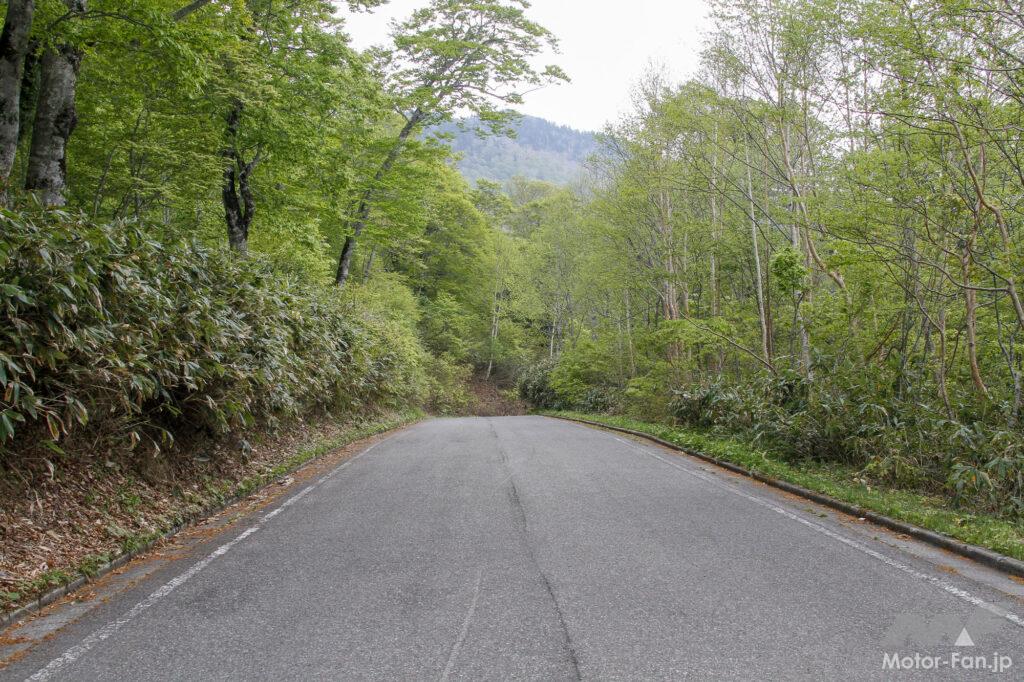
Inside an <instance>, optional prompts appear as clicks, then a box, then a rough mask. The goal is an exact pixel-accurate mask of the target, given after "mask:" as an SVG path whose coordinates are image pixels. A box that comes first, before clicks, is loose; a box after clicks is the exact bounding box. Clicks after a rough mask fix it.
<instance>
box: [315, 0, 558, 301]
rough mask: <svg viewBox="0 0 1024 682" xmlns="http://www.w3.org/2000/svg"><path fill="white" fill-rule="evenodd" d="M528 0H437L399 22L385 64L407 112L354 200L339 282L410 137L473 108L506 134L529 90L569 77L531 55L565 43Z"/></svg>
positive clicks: (398, 104)
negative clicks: (535, 16) (539, 65)
mask: <svg viewBox="0 0 1024 682" xmlns="http://www.w3.org/2000/svg"><path fill="white" fill-rule="evenodd" d="M528 8H529V3H528V2H526V1H525V0H433V1H432V2H431V3H430V5H429V6H428V7H426V8H424V9H421V10H418V11H416V12H414V13H413V15H412V16H411V17H410V18H409V19H408V20H406V21H404V22H402V23H400V24H397V25H396V26H395V27H394V32H393V39H394V46H393V49H391V50H389V51H385V52H381V53H380V55H379V57H380V70H381V71H382V73H383V74H384V80H385V86H386V88H387V89H388V91H389V92H390V94H391V96H392V98H393V101H394V107H395V110H396V111H397V112H398V114H399V115H400V116H401V122H400V124H399V126H397V132H396V134H395V137H394V140H393V142H392V144H391V145H390V148H389V149H388V150H387V153H386V154H385V155H384V157H383V159H382V160H381V162H380V165H379V166H378V167H377V169H376V171H375V172H374V173H373V175H372V177H371V178H370V179H369V182H368V184H367V186H366V188H365V189H364V190H363V191H362V193H361V194H360V195H359V197H358V198H357V199H356V200H355V201H354V204H353V207H352V211H351V214H350V215H349V227H348V234H347V236H346V237H345V243H344V246H343V247H342V249H341V254H340V255H339V257H338V267H337V271H336V273H335V282H336V283H337V284H338V285H339V286H343V285H344V284H345V282H346V281H347V280H348V277H349V272H350V270H351V267H352V256H353V254H354V253H355V249H356V244H357V242H358V240H359V237H360V235H362V233H363V230H364V229H365V228H366V225H367V222H368V221H369V220H370V216H371V214H372V211H373V206H374V202H375V200H376V198H377V193H378V192H379V191H380V187H381V184H382V183H383V182H384V181H385V179H386V177H387V175H388V173H389V172H390V171H391V169H392V168H393V167H394V165H395V163H396V162H397V161H398V159H399V157H400V156H401V155H402V153H403V150H404V148H405V146H406V143H407V142H408V140H409V139H410V137H412V136H413V135H415V134H416V133H418V132H420V131H421V130H423V128H424V126H428V125H434V124H438V123H441V122H443V121H445V120H448V119H449V118H451V116H452V115H453V114H454V113H455V112H457V111H470V112H473V113H475V114H477V115H478V116H480V118H481V119H483V120H484V121H486V122H487V123H488V124H489V128H490V130H491V131H492V132H500V131H502V129H503V126H504V124H506V123H507V122H508V121H509V120H510V119H511V118H512V116H513V114H512V113H511V112H510V111H508V110H507V107H509V106H512V105H515V104H519V103H520V102H522V94H523V92H522V91H523V89H524V88H529V87H537V86H539V85H541V84H543V83H545V82H551V81H557V80H565V79H566V77H565V74H564V73H563V72H562V71H561V70H560V69H558V68H557V67H554V66H548V67H546V68H545V69H543V70H542V71H538V70H536V69H535V68H534V67H533V65H532V64H531V59H532V58H533V57H534V56H536V55H537V54H539V53H540V52H541V51H542V50H543V49H544V48H546V47H550V48H554V47H555V46H556V44H557V41H556V40H555V38H554V36H553V35H552V34H551V32H550V31H548V30H547V29H545V28H543V27H542V26H540V25H539V24H537V23H535V22H533V21H531V20H530V19H528V18H527V16H526V10H527V9H528Z"/></svg>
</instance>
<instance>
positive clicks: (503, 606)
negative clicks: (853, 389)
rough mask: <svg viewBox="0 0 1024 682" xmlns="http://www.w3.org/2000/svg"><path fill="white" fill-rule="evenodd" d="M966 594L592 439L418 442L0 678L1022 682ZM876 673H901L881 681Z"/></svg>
mask: <svg viewBox="0 0 1024 682" xmlns="http://www.w3.org/2000/svg"><path fill="white" fill-rule="evenodd" d="M876 536H877V538H876ZM958 562H959V563H958ZM957 566H960V568H959V569H958V568H957ZM985 570H986V569H977V570H975V568H972V567H970V566H966V564H965V562H963V561H961V560H959V559H956V558H953V557H948V556H945V555H943V554H942V553H938V552H932V551H931V550H927V549H922V548H920V547H915V546H912V545H911V544H909V543H908V542H906V541H905V540H900V539H899V538H895V537H889V536H888V535H887V534H884V533H883V531H881V530H879V529H876V528H871V527H866V526H865V525H864V524H858V523H857V521H856V520H855V519H847V518H845V517H841V516H839V515H836V514H832V513H830V512H826V511H825V510H823V509H821V508H819V507H816V506H814V505H811V504H810V503H808V502H805V501H803V500H798V499H796V498H792V497H788V496H784V495H782V494H780V493H778V492H776V491H773V490H772V489H770V488H766V487H765V486H763V485H760V484H756V483H753V482H751V481H748V480H746V479H742V478H740V477H736V476H733V475H731V474H727V473H724V472H722V471H719V470H715V468H714V467H711V466H710V465H707V464H704V463H701V462H698V461H696V460H692V459H689V458H687V457H684V456H679V455H676V454H672V453H669V452H668V451H666V450H664V449H662V448H659V447H657V446H654V445H650V444H641V443H638V442H635V441H633V440H628V439H626V438H625V437H619V436H617V435H615V434H611V433H608V432H604V431H600V430H595V429H591V428H587V427H583V426H579V425H575V424H570V423H566V422H561V421H557V420H553V419H548V418H543V417H506V418H467V419H437V420H432V421H428V422H424V423H421V424H419V425H417V426H414V427H412V428H410V429H406V430H404V431H402V432H399V433H398V434H396V435H395V436H393V437H391V438H389V439H387V440H385V441H383V442H381V443H380V444H378V445H377V446H375V447H374V448H373V449H371V450H370V451H368V452H366V453H364V454H363V455H362V456H360V457H359V458H358V459H356V460H354V461H352V462H351V463H349V464H348V465H346V466H345V467H344V468H341V469H339V470H335V471H334V472H332V474H330V475H329V476H327V477H324V478H322V479H320V480H319V481H317V482H315V484H314V485H313V487H312V488H311V489H309V488H302V489H300V490H298V491H297V492H296V494H295V495H292V496H291V497H289V498H288V499H287V500H283V501H281V502H279V503H278V504H277V505H276V506H274V507H271V508H269V509H265V510H263V511H261V512H260V513H259V514H258V515H254V516H253V517H252V518H250V519H247V520H244V521H242V522H240V523H238V524H235V525H234V526H233V527H232V528H231V529H230V530H228V531H225V533H224V534H222V535H221V536H220V537H217V538H214V539H211V541H210V544H209V546H207V547H205V548H203V549H202V551H201V552H198V553H197V554H196V555H195V556H194V557H190V558H189V559H188V560H182V561H178V562H176V564H174V565H173V566H170V567H168V568H167V569H165V570H164V571H162V572H159V573H158V574H155V575H152V576H149V577H148V578H146V579H145V580H143V581H141V582H140V583H139V584H138V585H137V586H135V587H134V588H132V589H130V590H126V591H125V592H123V593H122V594H119V595H118V596H117V597H116V598H112V599H110V600H109V601H108V602H107V603H105V604H103V605H102V607H100V608H94V609H92V610H90V611H88V612H87V613H85V614H84V615H82V616H81V617H79V618H78V620H76V621H74V622H72V623H71V624H69V625H67V627H64V628H63V629H61V630H59V631H58V632H56V633H54V635H53V636H51V637H50V638H49V639H48V641H45V642H43V643H42V644H40V645H39V646H36V647H35V648H33V649H32V650H31V651H29V652H28V653H27V654H26V655H25V656H24V657H23V658H21V660H19V661H17V662H15V663H14V664H13V665H11V666H9V667H8V668H6V669H5V670H3V671H0V677H2V678H3V679H26V678H32V676H33V675H35V677H34V678H33V679H74V680H184V679H188V680H283V679H303V680H306V679H318V680H355V679H378V680H381V679H382V680H421V679H422V680H444V679H451V680H455V679H462V680H477V679H538V680H573V679H588V680H589V679H595V680H597V679H609V680H611V679H622V680H625V679H629V680H635V679H679V678H684V677H689V678H694V679H815V680H822V679H874V678H878V679H884V678H893V677H902V676H911V677H915V676H917V677H921V678H922V679H924V678H927V679H933V678H935V677H951V678H969V677H974V676H983V677H987V678H992V677H993V675H992V674H991V672H984V673H979V672H977V671H970V670H965V669H964V668H963V665H964V660H965V658H967V657H971V658H972V659H973V657H978V656H984V657H986V663H987V664H988V665H990V666H991V665H995V664H997V661H1001V662H1002V664H1003V665H1004V666H1005V663H1006V661H1007V658H1006V657H1009V660H1012V661H1013V662H1014V663H1015V664H1016V666H1015V667H1014V668H1011V669H1009V670H1007V671H1005V672H1004V673H1003V675H1004V676H1005V677H1006V679H1021V675H1022V674H1024V620H1021V619H1020V616H1021V615H1022V614H1024V603H1022V601H1021V600H1020V599H1019V597H1016V596H1014V595H1013V590H1014V589H1016V588H1019V587H1020V586H1019V585H1016V583H1012V582H1010V581H1009V580H1008V579H1005V578H1004V577H1002V576H995V575H992V574H989V573H986V572H985ZM972 572H973V573H972ZM1000 580H1003V581H1004V582H1005V585H1004V586H1003V587H1005V589H1002V588H1001V587H1000V586H1001V585H1002V583H1000V582H999V581H1000ZM1014 586H1016V588H1015V587H1014ZM1018 592H1019V590H1018ZM1014 619H1017V622H1014ZM965 629H966V630H967V631H968V634H969V636H970V637H971V639H972V642H973V644H974V646H955V645H954V642H955V640H956V638H957V637H958V636H960V634H961V633H962V631H963V630H965ZM964 644H965V642H964V641H961V645H964ZM893 653H896V654H898V655H899V656H900V658H901V659H902V663H904V664H905V663H906V662H908V660H910V659H911V658H913V657H914V655H915V654H918V655H919V656H918V659H917V662H916V663H914V665H916V666H918V668H919V669H918V670H917V671H908V670H906V669H904V670H900V671H897V670H893V669H887V668H886V662H885V656H886V655H891V654H893ZM920 655H929V656H937V657H939V659H941V660H937V661H935V665H936V666H938V669H937V670H927V669H920V666H922V665H927V662H926V661H924V659H921V658H920ZM999 657H1003V658H999ZM943 661H944V662H943ZM972 662H973V663H975V664H977V663H979V661H978V660H972ZM890 664H891V660H890ZM997 677H998V676H997Z"/></svg>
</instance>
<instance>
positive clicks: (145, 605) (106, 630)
mask: <svg viewBox="0 0 1024 682" xmlns="http://www.w3.org/2000/svg"><path fill="white" fill-rule="evenodd" d="M394 435H397V434H393V435H392V436H388V437H387V438H383V439H381V440H379V441H377V442H376V443H374V444H373V445H371V446H370V447H368V448H366V449H365V450H363V451H362V452H360V453H359V454H358V455H356V456H355V457H350V458H349V459H348V460H347V461H346V462H345V463H343V464H341V465H340V466H338V467H336V468H334V469H332V470H331V471H330V472H329V473H327V474H326V475H324V476H322V477H320V479H319V480H317V481H316V483H313V484H312V485H309V486H306V487H305V488H303V489H302V490H301V491H299V492H298V493H296V494H295V495H293V496H291V497H289V498H288V499H287V500H285V501H284V502H283V503H282V504H281V505H280V506H279V507H278V508H277V509H275V510H273V511H271V512H268V513H267V514H264V515H263V516H262V517H261V518H260V520H259V521H258V522H257V524H256V525H255V526H253V527H252V528H249V529H248V530H245V531H243V532H242V533H241V534H240V535H239V536H238V537H236V538H235V539H234V540H231V541H230V542H226V543H224V544H223V545H221V546H220V547H218V548H217V549H215V550H213V552H211V553H210V554H208V555H207V556H206V557H204V558H203V559H201V560H200V561H199V562H198V563H196V564H195V565H193V566H192V567H191V568H189V569H188V570H187V571H185V572H184V573H182V574H181V575H179V576H177V577H175V578H173V579H171V580H169V581H168V582H167V583H166V584H164V585H163V586H161V587H160V588H159V589H157V590H156V591H155V592H153V594H151V595H149V596H148V597H146V598H145V599H143V600H142V601H140V602H139V603H138V604H136V605H135V606H133V607H132V608H131V609H130V610H129V611H128V612H127V613H125V614H124V615H123V616H121V617H120V618H118V619H117V620H113V621H111V622H109V623H107V624H106V625H104V626H103V627H102V628H100V629H99V630H95V631H93V632H92V633H90V634H89V635H88V636H86V637H85V639H83V640H82V641H81V642H79V643H78V644H76V645H75V646H73V647H71V648H70V649H68V650H67V651H65V652H64V653H63V654H61V655H60V656H58V657H57V658H55V659H53V660H52V661H50V662H49V663H47V664H46V665H45V666H44V667H42V668H40V669H39V670H38V671H36V672H35V673H34V674H33V675H32V676H31V677H28V678H26V682H42V681H43V680H48V679H50V678H51V677H52V676H53V675H54V674H55V673H57V672H59V671H60V669H61V668H63V667H65V666H67V665H71V664H72V663H74V662H75V661H77V660H78V659H79V658H81V657H82V656H83V655H85V654H86V653H88V652H89V650H90V649H92V648H93V647H95V646H96V645H97V644H99V643H101V642H103V641H104V640H106V639H109V638H110V637H112V636H113V635H114V634H115V633H116V632H117V631H118V630H120V629H121V628H123V627H124V626H125V625H127V624H128V623H129V622H130V621H132V620H133V619H134V618H136V617H137V616H138V615H139V614H140V613H142V612H143V611H146V610H147V609H149V608H150V607H152V606H153V605H154V604H156V603H157V602H158V601H160V600H161V599H163V598H164V597H166V596H167V595H169V594H170V593H171V592H174V590H176V589H178V588H179V587H181V586H182V585H184V584H185V583H186V582H187V581H188V580H190V579H191V578H193V577H194V576H195V575H196V574H197V573H199V572H200V571H201V570H203V569H204V568H206V567H207V566H209V565H210V564H211V563H212V562H213V560H214V559H216V558H218V557H221V556H224V555H225V554H227V553H228V552H229V551H231V548H232V547H234V546H235V545H237V544H238V543H240V542H241V541H242V540H245V539H246V538H247V537H249V536H250V535H252V534H253V533H255V532H256V531H258V530H259V529H260V528H261V527H262V526H263V524H264V523H266V522H267V521H269V520H270V519H272V518H274V517H275V516H277V515H278V514H280V513H281V512H282V511H284V510H285V509H287V508H288V507H290V506H291V505H293V504H295V503H296V502H298V501H299V500H300V499H302V498H303V497H305V496H306V495H307V494H308V493H309V492H310V491H312V490H313V489H314V488H316V487H317V486H318V485H320V484H321V483H323V482H324V481H326V480H327V479H329V478H331V477H332V476H334V474H336V473H338V472H339V471H341V470H342V469H345V468H346V467H348V465H350V464H352V462H354V461H356V460H357V459H359V458H360V457H362V456H363V455H365V454H366V453H368V452H369V451H370V450H373V449H374V448H375V447H377V446H378V445H380V444H381V443H384V442H387V441H389V440H391V438H392V437H393V436H394ZM474 608H475V606H474Z"/></svg>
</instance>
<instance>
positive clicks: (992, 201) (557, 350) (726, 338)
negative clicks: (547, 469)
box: [524, 0, 1024, 518]
mask: <svg viewBox="0 0 1024 682" xmlns="http://www.w3.org/2000/svg"><path fill="white" fill-rule="evenodd" d="M714 22H715V24H714V25H715V28H714V31H713V32H712V34H711V35H710V36H709V38H708V47H707V49H706V51H705V53H704V55H703V68H702V72H701V74H700V76H699V77H698V78H695V79H693V80H690V81H688V82H685V83H678V84H677V83H673V82H670V81H668V80H667V79H666V78H665V77H664V76H663V75H661V74H660V73H659V72H657V71H654V72H652V73H649V74H648V75H647V76H646V77H645V78H644V79H643V80H642V81H641V82H640V83H639V84H638V85H637V88H636V93H635V96H634V98H633V99H634V102H635V103H636V106H635V110H634V111H633V113H632V114H631V115H629V116H627V117H625V118H624V119H622V120H621V121H618V122H616V123H614V124H613V125H611V126H610V127H609V129H608V131H607V139H606V141H605V147H604V154H603V161H602V163H601V169H600V172H599V175H598V178H597V179H596V182H595V185H594V186H593V187H592V188H590V193H589V194H587V195H585V196H575V195H572V194H569V193H566V192H556V193H553V194H551V195H550V196H548V197H547V198H544V199H542V200H540V202H539V203H535V204H533V208H531V209H530V210H531V211H536V214H537V216H538V217H537V218H536V220H534V221H532V222H531V227H530V230H529V231H526V232H524V234H525V235H526V237H525V238H526V239H527V240H528V242H529V244H530V246H529V247H528V248H530V249H534V250H537V251H538V252H539V253H541V254H543V255H541V256H540V261H541V262H542V263H543V264H544V267H543V269H542V270H540V271H534V272H532V273H531V278H532V284H531V287H530V292H531V294H530V295H531V296H534V297H535V298H536V300H538V301H541V302H542V304H543V305H544V306H545V308H546V310H547V311H548V313H547V321H548V322H547V325H546V327H545V329H546V331H547V333H548V334H549V337H550V338H549V355H550V357H551V360H550V365H549V366H548V368H547V369H536V370H534V371H533V372H532V373H531V375H530V378H529V379H528V381H527V382H526V383H525V385H524V390H525V393H526V395H528V396H530V397H531V398H532V399H533V400H534V401H535V402H537V403H540V404H547V405H555V406H574V407H576V408H577V409H586V410H589V411H596V410H603V409H612V410H616V411H625V412H627V413H632V414H634V415H638V416H643V417H645V418H647V419H649V420H651V419H663V420H664V419H671V420H675V421H676V422H677V423H681V424H686V425H690V426H693V427H697V428H711V429H714V430H717V431H719V432H722V431H727V432H731V433H742V434H746V435H748V436H750V437H751V438H754V439H756V440H757V442H759V443H762V444H767V445H771V446H772V447H775V448H778V449H780V450H781V451H783V452H784V453H786V456H787V457H791V458H798V461H799V458H804V459H805V461H819V462H820V461H825V462H832V463H835V464H837V465H842V466H844V467H851V468H852V471H853V472H856V473H855V474H854V475H855V476H856V477H857V480H862V481H866V482H869V483H873V484H877V483H879V482H881V483H884V484H889V485H896V486H903V487H909V488H916V489H918V490H926V491H929V492H932V493H938V494H941V495H943V496H946V498H947V499H950V500H952V501H953V502H955V503H957V504H967V503H972V504H979V505H981V506H983V507H985V508H987V509H989V510H992V511H995V512H996V513H1001V514H1007V515H1010V516H1011V517H1016V518H1019V515H1020V514H1021V512H1022V511H1024V430H1022V429H1024V306H1022V296H1024V293H1022V292H1021V282H1020V278H1021V277H1022V276H1024V231H1022V229H1021V226H1022V224H1024V203H1022V197H1024V166H1022V146H1021V145H1022V142H1021V140H1022V137H1021V130H1022V124H1024V51H1022V43H1021V35H1022V31H1024V12H1022V11H1021V9H1020V7H1018V6H1016V5H1014V4H1013V3H1004V2H1000V1H998V0H973V1H971V2H963V3H933V2H910V3H904V2H892V1H891V0H858V1H856V2H834V1H833V0H811V1H810V2H771V3H768V2H761V1H759V0H743V1H742V2H738V3H736V2H728V3H726V2H718V3H715V4H714Z"/></svg>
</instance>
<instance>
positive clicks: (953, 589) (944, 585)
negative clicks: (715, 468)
mask: <svg viewBox="0 0 1024 682" xmlns="http://www.w3.org/2000/svg"><path fill="white" fill-rule="evenodd" d="M612 438H614V439H615V440H617V441H619V442H620V443H623V444H624V445H628V446H629V447H631V448H633V449H635V450H637V451H639V452H642V453H643V454H645V455H648V456H650V457H653V458H654V459H656V460H659V461H661V462H664V463H665V464H668V465H669V466H671V467H675V468H676V469H679V470H680V471H683V472H686V473H687V474H690V475H691V476H694V477H695V478H699V479H701V480H702V481H705V482H707V483H711V484H712V485H714V486H716V487H718V488H721V489H722V490H726V491H728V492H731V493H733V494H735V495H739V496H740V497H745V498H746V499H748V500H750V501H751V502H756V503H757V504H759V505H761V506H762V507H767V508H768V509H771V510H772V511H774V512H777V513H779V514H782V515H783V516H785V517H786V518H788V519H792V520H793V521H796V522H798V523H802V524H803V525H805V526H807V527H808V528H810V529H812V530H814V531H817V532H818V533H821V534H822V535H825V536H827V537H830V538H832V539H833V540H838V541H839V542H841V543H843V544H844V545H846V546H848V547H852V548H853V549H856V550H857V551H859V552H862V553H864V554H867V555H868V556H870V557H872V558H873V559H877V560H878V561H881V562H882V563H884V564H886V565H888V566H891V567H892V568H895V569H897V570H899V571H902V572H903V573H906V574H907V575H909V576H912V577H914V578H916V579H918V580H922V581H924V582H927V583H931V584H932V585H935V586H936V587H938V588H939V589H942V590H944V591H945V592H948V593H949V594H951V595H953V596H954V597H957V598H959V599H962V600H963V601H965V602H967V603H968V604H972V605H974V606H976V607H978V608H981V609H985V610H986V611H988V612H989V613H994V614H995V615H997V616H999V617H1000V618H1005V619H1006V620H1008V621H1010V622H1011V623H1013V624H1014V625H1017V626H1018V627H1022V628H1024V618H1022V617H1020V616H1018V615H1017V614H1015V613H1012V612H1010V611H1007V610H1005V609H1003V608H1001V607H999V606H997V605H995V604H990V603H989V602H987V601H985V600H984V599H981V598H979V597H975V596H974V595H972V594H971V593H970V592H968V591H966V590H963V589H961V588H959V587H957V586H956V585H953V584H952V583H949V582H947V581H945V580H943V579H942V578H938V577H936V576H933V575H928V574H927V573H922V572H921V571H918V570H917V569H915V568H911V567H910V566H907V565H906V564H904V563H901V562H899V561H897V560H896V559H893V558H891V557H888V556H886V555H884V554H882V553H881V552H876V551H875V550H873V549H871V548H870V547H867V546H865V545H862V544H861V543H859V542H857V541H856V540H851V539H850V538H847V537H844V536H842V535H840V534H839V533H836V532H834V531H831V530H829V529H828V528H826V527H825V526H822V525H820V524H817V523H814V522H813V521H809V520H807V519H805V518H803V517H801V516H798V515H796V514H794V513H792V512H790V511H788V510H786V509H783V508H782V507H780V506H778V505H776V504H773V503H771V502H769V501H768V500H765V499H761V498H759V497H757V496H755V495H750V494H748V493H745V492H743V491H742V490H739V489H738V488H735V487H733V486H731V485H729V484H727V483H724V482H722V481H721V480H718V479H716V478H714V477H713V476H708V475H705V474H701V473H698V472H696V471H693V470H692V469H691V468H689V467H685V466H681V465H680V464H678V463H676V462H673V461H671V460H668V459H665V458H664V457H661V456H660V455H657V454H655V453H653V452H651V451H650V450H647V449H646V448H643V447H641V446H639V445H637V444H636V443H631V442H629V441H628V440H625V439H623V438H619V437H618V436H612Z"/></svg>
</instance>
